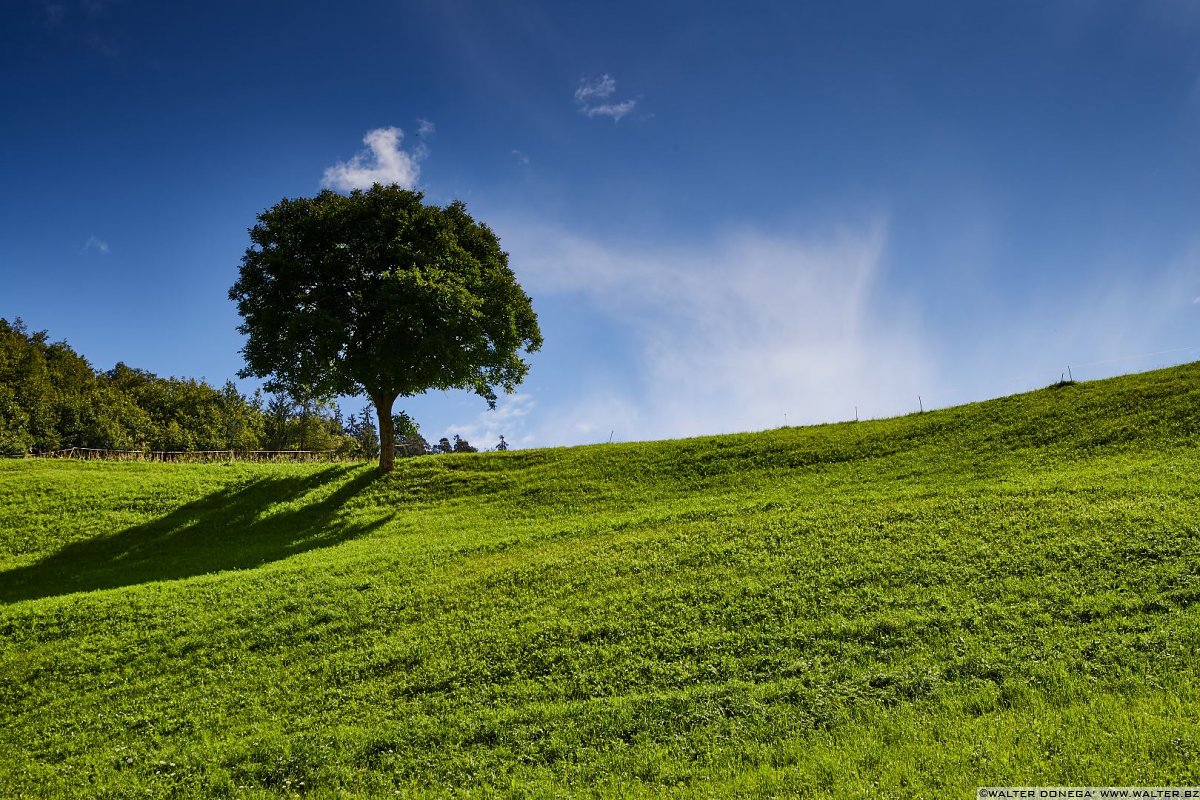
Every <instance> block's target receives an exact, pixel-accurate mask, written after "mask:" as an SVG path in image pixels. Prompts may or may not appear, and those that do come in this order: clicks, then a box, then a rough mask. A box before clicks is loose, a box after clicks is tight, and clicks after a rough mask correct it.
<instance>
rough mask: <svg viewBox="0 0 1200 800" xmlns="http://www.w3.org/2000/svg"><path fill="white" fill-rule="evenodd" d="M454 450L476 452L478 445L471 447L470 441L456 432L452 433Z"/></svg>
mask: <svg viewBox="0 0 1200 800" xmlns="http://www.w3.org/2000/svg"><path fill="white" fill-rule="evenodd" d="M454 452H456V453H478V452H479V448H478V447H472V446H471V443H470V442H468V441H467V440H466V439H463V438H462V437H461V436H459V435H458V434H457V433H456V434H454Z"/></svg>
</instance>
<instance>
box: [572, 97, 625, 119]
mask: <svg viewBox="0 0 1200 800" xmlns="http://www.w3.org/2000/svg"><path fill="white" fill-rule="evenodd" d="M636 106H637V101H636V100H626V101H625V102H623V103H603V104H601V105H598V106H588V107H586V108H584V109H582V110H583V113H584V115H585V116H588V117H612V118H613V121H614V122H616V121H619V120H620V119H621V117H624V116H626V115H627V114H629V112H631V111H633V109H634V108H635V107H636Z"/></svg>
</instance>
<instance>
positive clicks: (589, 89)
mask: <svg viewBox="0 0 1200 800" xmlns="http://www.w3.org/2000/svg"><path fill="white" fill-rule="evenodd" d="M616 90H617V82H616V81H615V80H613V79H612V77H611V76H609V75H607V74H605V75H601V76H600V77H599V78H596V79H595V80H591V81H589V80H587V79H586V78H585V79H583V80H581V81H580V82H579V88H578V89H576V90H575V102H576V103H590V102H592V99H593V98H595V99H604V98H605V97H611V96H612V93H613V92H615V91H616Z"/></svg>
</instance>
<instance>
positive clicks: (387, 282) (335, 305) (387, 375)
mask: <svg viewBox="0 0 1200 800" xmlns="http://www.w3.org/2000/svg"><path fill="white" fill-rule="evenodd" d="M250 239H251V247H250V248H249V249H248V250H247V251H246V254H245V256H244V257H243V258H242V266H241V271H240V274H239V277H238V280H237V282H236V283H235V284H234V285H233V287H232V288H231V289H230V290H229V297H230V299H231V300H233V301H235V302H236V303H237V308H238V313H240V314H241V316H242V319H243V323H242V325H240V326H239V328H238V330H239V331H241V332H242V333H243V334H245V335H246V336H247V340H246V345H245V347H244V348H243V349H242V353H243V355H244V356H245V358H246V367H245V369H244V370H242V372H241V375H242V376H243V377H249V376H255V377H260V378H269V380H268V383H267V387H268V388H269V389H270V390H272V391H278V390H281V389H282V390H289V389H294V388H295V387H298V386H306V387H312V388H313V389H314V390H315V391H316V392H318V393H320V394H325V395H329V396H337V395H359V394H366V395H367V396H368V397H369V398H370V400H371V402H372V404H373V405H374V407H375V409H376V411H377V414H378V416H379V437H380V440H381V441H383V442H391V441H393V436H394V431H393V420H392V406H393V404H394V403H395V401H396V398H397V397H401V396H404V397H407V396H411V395H415V394H420V393H422V392H424V391H426V390H428V389H452V388H460V389H468V390H471V391H473V392H475V393H476V394H478V395H479V396H480V397H482V398H484V399H485V400H486V401H487V403H488V406H489V407H495V402H496V390H497V389H501V390H503V391H505V392H511V391H513V390H514V389H515V388H516V386H517V385H518V384H519V383H520V382H521V381H522V379H524V377H525V375H526V373H527V372H528V370H529V366H528V364H526V363H525V362H524V361H523V360H522V359H521V353H522V352H523V351H524V352H533V351H535V350H537V349H538V348H539V347H540V346H541V344H542V335H541V331H540V330H539V328H538V324H537V316H536V315H535V314H534V311H533V307H532V304H531V303H530V300H529V297H528V295H526V294H525V292H524V291H523V290H522V289H521V287H520V286H519V285H518V284H517V281H516V278H515V276H514V275H513V272H512V270H511V269H509V266H508V256H507V254H505V253H504V252H503V251H502V250H501V249H500V242H499V240H497V238H496V236H495V234H494V233H492V231H491V229H489V228H488V227H487V226H486V225H483V224H481V223H479V222H476V221H475V220H474V219H472V218H471V216H470V215H469V214H467V210H466V207H465V206H464V205H463V204H462V203H459V202H455V203H451V204H450V205H449V206H446V207H445V208H441V207H439V206H435V205H426V204H425V203H424V196H423V195H422V194H421V193H420V192H413V191H408V190H406V189H401V188H400V187H398V186H395V185H392V186H381V185H379V184H376V185H375V186H373V187H372V188H371V189H369V190H366V191H358V190H356V191H354V192H351V193H350V195H349V196H343V195H339V194H336V193H334V192H330V191H325V192H322V193H320V194H319V195H317V196H316V197H313V198H300V199H296V200H282V201H280V202H279V203H278V204H276V205H275V206H273V207H271V208H269V209H267V210H266V211H264V212H263V213H262V214H260V215H259V216H258V224H256V225H255V226H254V228H252V229H251V231H250ZM394 455H395V453H394V450H393V448H391V447H382V448H381V449H380V458H379V467H380V470H381V471H383V472H387V471H389V470H391V469H392V468H393V466H394Z"/></svg>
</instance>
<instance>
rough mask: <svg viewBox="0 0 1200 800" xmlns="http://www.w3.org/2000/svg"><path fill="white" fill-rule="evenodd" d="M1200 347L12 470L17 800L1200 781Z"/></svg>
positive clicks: (932, 789) (9, 551) (11, 789)
mask: <svg viewBox="0 0 1200 800" xmlns="http://www.w3.org/2000/svg"><path fill="white" fill-rule="evenodd" d="M1198 444H1200V365H1196V364H1193V365H1187V366H1183V367H1178V368H1173V369H1169V370H1162V371H1158V372H1153V373H1146V374H1143V375H1135V376H1129V377H1124V378H1118V379H1113V380H1109V381H1100V382H1094V383H1084V384H1076V385H1065V386H1059V387H1051V388H1048V389H1045V390H1042V391H1039V392H1034V393H1031V394H1027V395H1021V396H1017V397H1010V398H1004V399H1000V400H995V401H991V402H987V403H979V404H974V405H970V406H963V407H960V408H953V409H949V410H945V411H937V412H931V413H926V414H914V415H911V416H907V417H902V418H897V419H891V420H882V421H874V422H862V423H846V424H838V425H828V426H821V427H813V428H788V429H783V430H775V431H768V432H764V433H755V434H745V435H736V436H721V437H710V438H699V439H690V440H684V441H673V442H657V443H647V444H628V445H601V446H594V447H580V448H571V449H557V450H535V451H519V452H509V453H487V454H479V455H450V456H442V457H436V458H432V457H431V458H421V459H416V460H409V461H405V462H403V463H401V464H400V465H399V467H398V469H397V471H396V472H395V473H394V474H392V475H389V476H387V477H383V478H378V477H376V475H375V473H374V471H373V470H372V468H371V467H369V466H358V467H347V466H345V465H340V466H320V465H248V464H247V465H203V464H197V465H186V464H184V465H171V464H165V465H164V464H137V463H69V462H54V461H24V462H22V461H17V462H5V463H0V797H5V798H15V797H38V798H41V797H81V796H84V797H122V798H123V797H260V796H261V797H267V796H271V797H274V796H284V795H306V796H309V797H318V798H324V797H343V796H344V797H356V796H370V797H376V796H377V797H395V796H411V797H425V796H429V797H442V796H451V795H453V796H455V797H564V796H566V797H576V796H578V797H589V796H614V797H643V796H654V797H759V796H764V797H766V796H783V797H791V796H800V797H827V796H828V797H896V798H913V797H921V798H923V797H962V798H968V797H973V796H974V791H975V787H977V786H983V785H988V786H995V785H1006V784H1025V785H1031V784H1032V785H1039V784H1058V785H1102V786H1103V785H1196V784H1200V658H1198V654H1197V647H1198V645H1200V606H1198V605H1197V601H1198V600H1200V516H1198V514H1197V508H1198V504H1197V501H1198V497H1200V485H1198V483H1197V479H1196V477H1197V475H1198V474H1200V449H1198V447H1197V445H1198Z"/></svg>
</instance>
